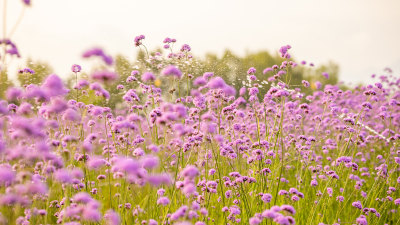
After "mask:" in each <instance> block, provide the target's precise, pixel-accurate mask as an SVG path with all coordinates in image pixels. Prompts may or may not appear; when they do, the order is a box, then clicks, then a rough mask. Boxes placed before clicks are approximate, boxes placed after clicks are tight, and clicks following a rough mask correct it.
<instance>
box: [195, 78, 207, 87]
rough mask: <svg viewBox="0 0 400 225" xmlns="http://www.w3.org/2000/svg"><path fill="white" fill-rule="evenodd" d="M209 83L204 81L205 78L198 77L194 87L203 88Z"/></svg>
mask: <svg viewBox="0 0 400 225" xmlns="http://www.w3.org/2000/svg"><path fill="white" fill-rule="evenodd" d="M206 83H207V80H206V79H204V78H203V77H197V78H196V79H194V81H193V85H195V86H203V85H205V84H206Z"/></svg>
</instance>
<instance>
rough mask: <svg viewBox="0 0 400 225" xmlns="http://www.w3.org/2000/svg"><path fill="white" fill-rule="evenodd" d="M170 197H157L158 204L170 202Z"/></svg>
mask: <svg viewBox="0 0 400 225" xmlns="http://www.w3.org/2000/svg"><path fill="white" fill-rule="evenodd" d="M169 202H170V201H169V199H168V198H167V197H160V198H159V199H157V205H164V206H165V205H168V204H169Z"/></svg>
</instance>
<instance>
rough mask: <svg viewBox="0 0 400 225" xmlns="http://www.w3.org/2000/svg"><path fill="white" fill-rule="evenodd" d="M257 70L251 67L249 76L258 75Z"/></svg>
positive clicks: (248, 71)
mask: <svg viewBox="0 0 400 225" xmlns="http://www.w3.org/2000/svg"><path fill="white" fill-rule="evenodd" d="M256 71H257V70H256V68H254V67H250V69H249V70H247V74H249V75H252V74H255V73H256Z"/></svg>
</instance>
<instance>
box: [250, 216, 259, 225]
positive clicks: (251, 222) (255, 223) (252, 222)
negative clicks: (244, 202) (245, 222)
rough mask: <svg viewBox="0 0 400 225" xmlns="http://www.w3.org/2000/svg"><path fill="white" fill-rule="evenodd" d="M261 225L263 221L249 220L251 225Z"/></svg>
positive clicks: (257, 219) (253, 218) (254, 218)
mask: <svg viewBox="0 0 400 225" xmlns="http://www.w3.org/2000/svg"><path fill="white" fill-rule="evenodd" d="M260 223H261V220H260V219H259V218H258V217H251V218H250V219H249V224H250V225H257V224H260Z"/></svg>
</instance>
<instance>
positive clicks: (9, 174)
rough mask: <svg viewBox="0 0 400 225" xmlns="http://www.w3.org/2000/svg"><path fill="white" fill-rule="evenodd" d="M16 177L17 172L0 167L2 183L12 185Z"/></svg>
mask: <svg viewBox="0 0 400 225" xmlns="http://www.w3.org/2000/svg"><path fill="white" fill-rule="evenodd" d="M14 179H15V173H14V172H13V171H12V170H11V169H10V168H7V167H4V166H2V167H0V185H1V186H4V185H6V186H7V185H10V184H11V183H12V182H13V181H14Z"/></svg>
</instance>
